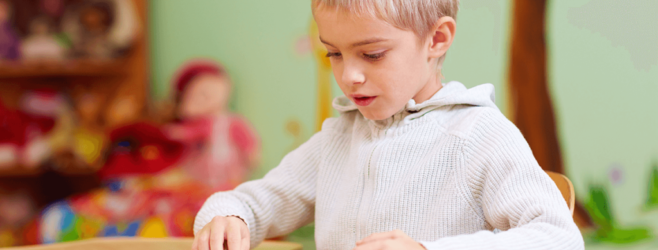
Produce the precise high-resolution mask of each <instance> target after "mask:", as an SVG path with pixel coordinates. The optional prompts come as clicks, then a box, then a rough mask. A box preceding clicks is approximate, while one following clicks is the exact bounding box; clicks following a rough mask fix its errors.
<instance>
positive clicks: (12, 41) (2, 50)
mask: <svg viewBox="0 0 658 250" xmlns="http://www.w3.org/2000/svg"><path fill="white" fill-rule="evenodd" d="M10 19H11V5H10V4H9V2H8V1H7V0H0V60H16V59H18V58H19V56H20V50H19V48H20V44H19V39H18V35H17V34H16V31H15V30H14V28H13V27H12V25H11V21H10Z"/></svg>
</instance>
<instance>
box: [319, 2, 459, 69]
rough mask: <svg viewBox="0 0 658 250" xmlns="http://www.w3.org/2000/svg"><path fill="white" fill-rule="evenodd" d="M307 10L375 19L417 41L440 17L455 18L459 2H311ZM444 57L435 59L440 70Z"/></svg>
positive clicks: (424, 35) (427, 32)
mask: <svg viewBox="0 0 658 250" xmlns="http://www.w3.org/2000/svg"><path fill="white" fill-rule="evenodd" d="M311 5H312V7H311V9H312V10H313V12H315V10H316V8H317V7H335V8H336V9H341V10H347V11H349V12H351V13H354V14H357V15H368V16H372V17H377V18H379V19H381V20H383V21H385V22H387V23H389V24H391V25H393V26H395V27H396V28H398V29H402V30H409V31H413V32H414V33H416V35H417V36H418V38H419V39H420V40H423V38H425V37H427V36H428V35H429V34H430V32H431V31H432V29H433V28H434V25H436V22H437V21H438V20H439V19H440V18H441V17H444V16H449V17H452V18H454V19H455V20H456V19H457V11H458V10H459V0H312V4H311ZM444 60H445V55H443V56H442V57H441V58H439V60H438V63H437V67H438V68H439V69H440V68H441V65H442V64H443V61H444Z"/></svg>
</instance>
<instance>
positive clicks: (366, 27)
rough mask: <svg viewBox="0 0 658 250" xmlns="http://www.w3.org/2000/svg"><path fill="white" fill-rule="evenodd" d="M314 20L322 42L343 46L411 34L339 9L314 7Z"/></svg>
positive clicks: (364, 15) (385, 23)
mask: <svg viewBox="0 0 658 250" xmlns="http://www.w3.org/2000/svg"><path fill="white" fill-rule="evenodd" d="M314 18H315V21H316V23H317V24H318V30H319V33H320V37H321V38H322V40H324V41H326V42H329V43H331V44H333V45H336V46H344V45H348V44H351V43H354V42H358V41H361V40H365V39H372V38H375V37H376V38H382V39H387V40H388V39H393V38H398V37H400V36H403V35H408V34H413V32H411V31H406V30H401V29H399V28H397V27H395V26H393V25H391V24H389V23H387V22H385V21H384V20H381V19H379V18H377V17H373V16H370V15H366V14H356V13H352V12H350V11H346V10H343V9H340V8H334V7H321V6H318V7H316V9H315V11H314Z"/></svg>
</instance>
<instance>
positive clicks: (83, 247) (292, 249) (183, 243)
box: [4, 237, 302, 250]
mask: <svg viewBox="0 0 658 250" xmlns="http://www.w3.org/2000/svg"><path fill="white" fill-rule="evenodd" d="M192 240H193V239H192V238H139V237H114V238H94V239H88V240H80V241H72V242H65V243H56V244H47V245H34V246H21V247H12V248H4V249H5V250H64V249H66V250H133V249H135V250H156V249H157V250H189V249H191V248H192ZM301 249H302V245H300V244H297V243H292V242H283V241H265V242H263V243H262V244H260V245H259V246H258V247H256V248H255V250H301Z"/></svg>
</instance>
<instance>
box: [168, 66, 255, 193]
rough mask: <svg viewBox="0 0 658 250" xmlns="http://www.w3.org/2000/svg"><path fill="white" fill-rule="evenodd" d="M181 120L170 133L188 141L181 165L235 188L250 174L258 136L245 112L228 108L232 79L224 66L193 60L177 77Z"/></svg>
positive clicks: (203, 178)
mask: <svg viewBox="0 0 658 250" xmlns="http://www.w3.org/2000/svg"><path fill="white" fill-rule="evenodd" d="M173 85H174V88H175V97H176V103H177V105H176V106H177V107H176V109H177V110H176V113H177V116H178V120H179V122H178V123H177V124H173V125H171V126H169V127H168V129H167V131H168V134H169V136H170V137H171V138H173V139H175V140H178V141H180V142H182V143H184V144H185V145H186V148H187V152H186V154H185V156H184V157H185V158H184V159H183V161H182V167H183V168H184V169H185V170H186V171H188V172H189V173H190V174H191V175H192V176H194V177H195V178H197V179H199V180H200V181H202V182H205V183H206V184H208V185H210V186H211V187H214V188H219V189H224V190H225V189H232V188H234V187H235V186H237V185H238V184H240V183H242V182H244V181H245V180H247V178H248V177H249V176H248V174H249V173H250V170H251V169H252V168H253V167H254V166H256V164H257V161H258V158H259V140H258V136H257V135H256V134H255V133H254V131H253V130H252V129H251V127H250V125H249V123H248V122H247V121H246V120H245V119H244V118H242V117H240V116H238V115H236V114H232V113H230V112H229V111H228V107H227V104H228V101H229V95H230V90H231V83H230V79H229V77H228V75H227V74H226V71H225V70H224V68H223V67H222V66H221V65H219V64H217V63H215V62H212V61H209V60H193V61H190V62H187V63H186V64H185V65H184V66H183V67H181V68H180V70H179V71H178V73H177V74H176V76H175V77H174V81H173Z"/></svg>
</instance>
